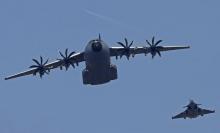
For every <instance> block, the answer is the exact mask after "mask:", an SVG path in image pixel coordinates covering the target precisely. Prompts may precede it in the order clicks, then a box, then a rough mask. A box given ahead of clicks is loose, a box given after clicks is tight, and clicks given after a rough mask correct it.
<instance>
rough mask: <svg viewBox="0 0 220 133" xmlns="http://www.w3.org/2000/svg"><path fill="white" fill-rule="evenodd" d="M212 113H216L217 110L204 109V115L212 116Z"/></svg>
mask: <svg viewBox="0 0 220 133" xmlns="http://www.w3.org/2000/svg"><path fill="white" fill-rule="evenodd" d="M210 113H215V110H207V109H202V114H210Z"/></svg>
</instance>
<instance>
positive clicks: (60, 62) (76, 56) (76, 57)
mask: <svg viewBox="0 0 220 133" xmlns="http://www.w3.org/2000/svg"><path fill="white" fill-rule="evenodd" d="M41 58H42V57H41ZM69 61H70V62H73V63H77V64H78V63H79V62H82V61H84V52H82V53H76V54H73V55H72V56H70V58H69ZM63 65H64V64H63V60H56V61H53V62H49V63H46V64H45V65H44V68H45V69H46V70H47V71H48V72H49V71H50V70H51V69H55V68H57V67H61V66H63ZM47 71H45V73H47ZM36 73H37V68H32V69H29V70H27V71H24V72H20V73H17V74H15V75H11V76H8V77H6V78H5V80H9V79H13V78H17V77H22V76H27V75H32V74H33V75H36Z"/></svg>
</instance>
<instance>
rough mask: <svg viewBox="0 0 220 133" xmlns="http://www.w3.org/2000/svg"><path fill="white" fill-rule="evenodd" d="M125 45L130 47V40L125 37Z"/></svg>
mask: <svg viewBox="0 0 220 133" xmlns="http://www.w3.org/2000/svg"><path fill="white" fill-rule="evenodd" d="M125 46H126V47H128V40H127V38H125Z"/></svg>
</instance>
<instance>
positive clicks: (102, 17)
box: [85, 9, 122, 24]
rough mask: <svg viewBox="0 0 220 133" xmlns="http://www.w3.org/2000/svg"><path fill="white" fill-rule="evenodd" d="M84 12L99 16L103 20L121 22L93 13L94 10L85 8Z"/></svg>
mask: <svg viewBox="0 0 220 133" xmlns="http://www.w3.org/2000/svg"><path fill="white" fill-rule="evenodd" d="M85 12H86V13H88V14H89V15H92V16H95V17H97V18H100V19H102V20H105V21H109V22H112V23H115V24H122V23H121V22H119V21H117V20H115V19H112V18H110V17H107V16H104V15H101V14H98V13H95V12H93V11H90V10H87V9H85Z"/></svg>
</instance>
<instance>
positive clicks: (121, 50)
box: [110, 46, 190, 58]
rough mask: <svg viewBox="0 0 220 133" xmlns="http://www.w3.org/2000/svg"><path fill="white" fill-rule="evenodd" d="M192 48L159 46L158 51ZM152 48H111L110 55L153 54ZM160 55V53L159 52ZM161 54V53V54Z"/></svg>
mask: <svg viewBox="0 0 220 133" xmlns="http://www.w3.org/2000/svg"><path fill="white" fill-rule="evenodd" d="M188 48H190V46H157V47H156V49H157V51H159V52H163V51H170V50H179V49H188ZM151 51H152V48H151V47H129V49H126V48H124V47H111V48H110V55H111V56H115V57H116V58H117V57H118V56H119V57H122V56H123V55H125V56H127V54H129V56H130V55H131V56H133V57H134V56H135V55H136V54H145V55H146V54H148V53H151ZM157 53H158V52H157ZM159 54H160V53H159Z"/></svg>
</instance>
